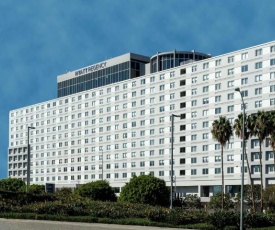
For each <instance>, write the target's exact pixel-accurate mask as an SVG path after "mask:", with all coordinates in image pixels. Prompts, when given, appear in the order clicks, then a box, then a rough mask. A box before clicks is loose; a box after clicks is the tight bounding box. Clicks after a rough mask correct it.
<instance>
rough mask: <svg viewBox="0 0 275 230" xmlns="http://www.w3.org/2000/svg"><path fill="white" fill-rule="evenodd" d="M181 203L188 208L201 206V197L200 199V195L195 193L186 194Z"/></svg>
mask: <svg viewBox="0 0 275 230" xmlns="http://www.w3.org/2000/svg"><path fill="white" fill-rule="evenodd" d="M182 204H183V206H184V207H185V208H189V209H200V208H202V204H201V199H200V197H198V195H197V194H194V195H193V194H188V195H186V196H185V197H184V198H183V200H182Z"/></svg>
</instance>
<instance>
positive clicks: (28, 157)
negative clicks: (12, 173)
mask: <svg viewBox="0 0 275 230" xmlns="http://www.w3.org/2000/svg"><path fill="white" fill-rule="evenodd" d="M30 129H35V127H30V126H28V155H27V185H26V193H27V192H28V188H29V186H30V178H31V175H30V174H31V173H30V171H31V150H30Z"/></svg>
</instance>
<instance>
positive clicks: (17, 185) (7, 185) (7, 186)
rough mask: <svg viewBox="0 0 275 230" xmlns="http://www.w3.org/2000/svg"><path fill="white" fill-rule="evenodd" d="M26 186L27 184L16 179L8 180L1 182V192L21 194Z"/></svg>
mask: <svg viewBox="0 0 275 230" xmlns="http://www.w3.org/2000/svg"><path fill="white" fill-rule="evenodd" d="M23 186H25V182H24V181H22V180H20V179H16V178H7V179H2V180H0V190H2V191H10V192H19V191H20V190H21V189H22V187H23Z"/></svg>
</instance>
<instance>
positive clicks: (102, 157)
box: [101, 150, 103, 180]
mask: <svg viewBox="0 0 275 230" xmlns="http://www.w3.org/2000/svg"><path fill="white" fill-rule="evenodd" d="M101 156H102V158H101V164H102V169H101V170H102V172H101V173H102V180H103V150H102V151H101Z"/></svg>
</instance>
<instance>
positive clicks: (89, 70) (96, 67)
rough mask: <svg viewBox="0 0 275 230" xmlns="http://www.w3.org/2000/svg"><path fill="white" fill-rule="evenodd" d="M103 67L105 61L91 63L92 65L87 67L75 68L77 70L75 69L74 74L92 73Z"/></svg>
mask: <svg viewBox="0 0 275 230" xmlns="http://www.w3.org/2000/svg"><path fill="white" fill-rule="evenodd" d="M104 68H106V62H102V63H100V64H96V65H92V66H89V67H87V68H83V69H81V70H77V71H75V76H76V77H78V76H80V75H83V74H86V73H92V72H94V71H97V70H101V69H104Z"/></svg>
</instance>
